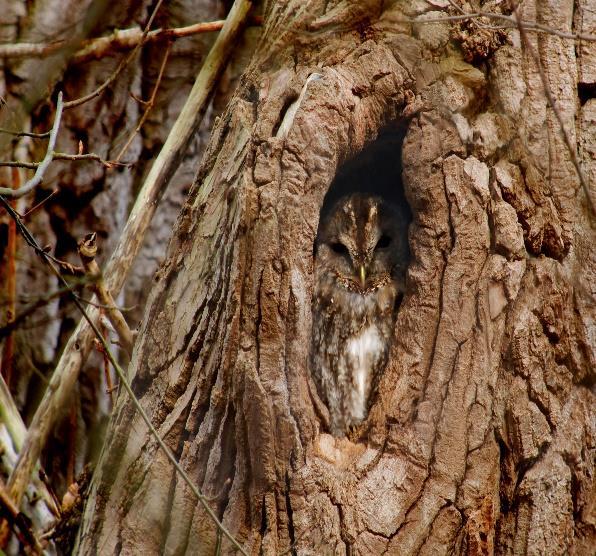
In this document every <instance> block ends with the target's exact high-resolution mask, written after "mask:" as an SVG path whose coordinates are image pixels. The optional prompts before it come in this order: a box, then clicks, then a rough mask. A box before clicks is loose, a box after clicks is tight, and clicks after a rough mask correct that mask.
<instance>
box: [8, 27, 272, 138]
mask: <svg viewBox="0 0 596 556" xmlns="http://www.w3.org/2000/svg"><path fill="white" fill-rule="evenodd" d="M224 23H225V20H224V19H220V20H217V21H207V22H202V23H194V24H193V25H187V26H186V27H175V28H170V29H155V30H153V31H150V32H149V33H147V35H146V36H145V38H143V31H142V30H141V29H139V28H138V27H135V28H132V29H120V30H116V31H114V32H113V33H112V34H111V35H108V36H107V37H98V38H96V39H89V40H86V41H83V42H82V46H83V47H82V48H81V49H80V50H79V51H78V52H76V53H75V54H74V56H73V58H72V62H73V63H81V62H86V61H88V60H97V59H99V58H102V57H103V56H107V55H110V54H113V52H114V50H123V49H129V48H134V47H135V46H137V45H139V44H141V43H142V44H147V43H150V42H157V41H161V40H166V41H175V40H177V39H181V38H184V37H191V36H193V35H199V34H202V33H214V32H216V31H220V30H221V29H222V27H223V26H224ZM251 23H253V24H255V25H261V23H262V20H261V18H260V17H253V18H251ZM67 46H69V43H68V41H65V40H61V41H53V42H49V43H17V44H1V45H0V58H29V57H44V56H49V55H50V54H53V53H54V52H56V51H57V50H60V49H61V48H66V47H67ZM0 131H2V130H0ZM7 133H8V132H7Z"/></svg>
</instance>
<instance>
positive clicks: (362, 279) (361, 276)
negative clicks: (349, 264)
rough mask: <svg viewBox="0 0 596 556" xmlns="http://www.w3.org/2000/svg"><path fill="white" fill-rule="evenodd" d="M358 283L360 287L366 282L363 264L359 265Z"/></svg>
mask: <svg viewBox="0 0 596 556" xmlns="http://www.w3.org/2000/svg"><path fill="white" fill-rule="evenodd" d="M360 284H361V285H362V287H364V285H365V284H366V269H365V268H364V265H363V264H361V265H360Z"/></svg>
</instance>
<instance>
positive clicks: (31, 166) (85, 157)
mask: <svg viewBox="0 0 596 556" xmlns="http://www.w3.org/2000/svg"><path fill="white" fill-rule="evenodd" d="M52 160H69V161H71V162H84V161H89V160H91V161H95V162H99V163H100V164H102V165H103V166H105V167H106V168H113V167H114V166H121V167H124V168H130V167H131V166H132V164H133V163H132V162H118V161H116V160H105V159H104V158H102V157H101V156H99V155H98V154H95V153H86V154H70V153H56V152H55V153H54V154H53V156H52ZM41 164H42V162H21V161H20V160H6V161H0V166H7V167H10V168H26V169H28V170H35V169H37V168H39V167H40V166H41ZM0 195H2V193H0ZM5 197H7V195H5Z"/></svg>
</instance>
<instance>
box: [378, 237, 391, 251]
mask: <svg viewBox="0 0 596 556" xmlns="http://www.w3.org/2000/svg"><path fill="white" fill-rule="evenodd" d="M390 243H391V238H390V237H389V236H386V235H385V234H383V235H382V236H381V237H380V238H379V241H377V246H376V247H375V249H385V247H389V244H390Z"/></svg>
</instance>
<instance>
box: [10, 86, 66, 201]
mask: <svg viewBox="0 0 596 556" xmlns="http://www.w3.org/2000/svg"><path fill="white" fill-rule="evenodd" d="M62 108H63V102H62V91H61V92H59V93H58V103H57V104H56V115H55V116H54V125H53V126H52V131H51V132H50V140H49V141H48V148H47V150H46V155H45V157H44V159H43V160H42V162H41V163H40V164H39V166H38V167H37V170H36V171H35V175H34V176H33V177H32V178H31V179H30V180H29V181H27V182H25V185H23V186H22V187H19V188H18V189H11V188H10V187H0V195H2V196H3V197H7V198H9V199H19V198H20V197H23V195H27V193H29V191H32V190H33V189H35V188H36V187H37V186H38V185H39V184H40V183H41V182H42V181H43V175H44V174H45V171H46V170H47V169H48V166H49V165H50V163H51V162H52V160H53V158H54V147H55V146H56V137H57V136H58V128H59V127H60V119H61V118H62Z"/></svg>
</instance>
